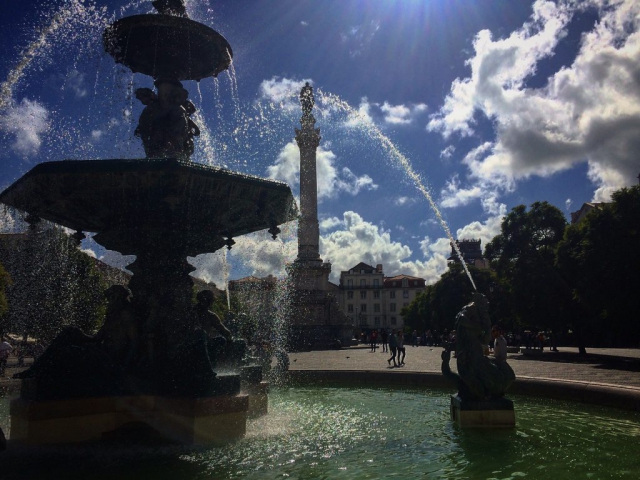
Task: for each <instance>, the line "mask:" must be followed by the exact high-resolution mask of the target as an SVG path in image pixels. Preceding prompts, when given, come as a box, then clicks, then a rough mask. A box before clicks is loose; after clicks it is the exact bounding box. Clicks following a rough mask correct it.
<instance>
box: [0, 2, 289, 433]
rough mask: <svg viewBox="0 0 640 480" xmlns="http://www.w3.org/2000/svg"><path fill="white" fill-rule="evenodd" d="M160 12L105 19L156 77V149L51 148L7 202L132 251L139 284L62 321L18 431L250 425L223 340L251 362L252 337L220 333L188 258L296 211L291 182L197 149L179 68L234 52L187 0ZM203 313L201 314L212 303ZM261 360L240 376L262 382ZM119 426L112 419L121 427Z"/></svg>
mask: <svg viewBox="0 0 640 480" xmlns="http://www.w3.org/2000/svg"><path fill="white" fill-rule="evenodd" d="M153 4H154V6H155V7H156V9H157V10H158V12H159V14H148V15H135V16H132V17H127V18H123V19H120V20H118V21H116V22H115V23H114V24H112V25H111V26H110V27H108V28H107V29H106V31H105V32H104V37H103V38H104V47H105V50H106V51H107V52H108V53H109V54H111V55H112V56H113V58H114V59H115V61H116V62H118V63H122V64H123V65H125V66H127V67H128V68H130V69H131V70H132V71H134V72H139V73H143V74H146V75H150V76H151V77H153V78H154V84H155V87H156V90H155V91H154V90H152V89H149V88H141V89H138V90H137V91H136V96H137V97H138V99H140V100H141V102H142V103H143V104H144V105H145V109H144V110H143V112H142V115H141V117H140V120H139V125H138V127H137V129H136V132H135V133H136V135H137V136H139V137H140V138H141V139H142V142H143V145H144V149H145V153H146V155H147V158H146V159H135V160H122V159H115V160H85V161H55V162H48V163H42V164H40V165H37V166H36V167H35V168H33V169H32V170H31V171H29V172H28V173H27V174H25V175H24V176H23V177H22V178H21V179H19V180H18V181H17V182H15V183H14V184H13V185H11V186H10V187H9V188H8V189H6V190H5V191H4V192H2V194H0V202H2V203H4V204H6V205H9V206H12V207H15V208H17V209H19V210H23V211H25V212H28V213H29V218H43V219H46V220H50V221H52V222H55V223H57V224H59V225H63V226H65V227H68V228H70V229H73V230H76V232H77V233H76V237H77V238H78V239H81V238H82V237H83V236H84V234H83V232H94V233H95V236H94V239H95V240H96V241H97V242H98V243H100V244H101V245H103V246H104V247H106V248H108V249H111V250H116V251H118V252H120V253H122V254H125V255H135V256H136V260H135V262H133V263H132V264H131V265H130V266H129V267H128V268H129V269H130V270H131V271H132V272H133V273H134V275H133V277H132V279H131V282H130V285H129V288H130V291H131V296H130V297H129V296H128V292H126V290H124V289H122V290H118V289H115V290H112V291H111V292H110V293H109V296H108V300H109V306H108V311H107V317H106V320H105V325H104V327H103V329H102V330H101V331H100V332H99V333H98V334H97V335H96V336H95V337H88V336H86V335H84V334H82V333H81V332H79V331H74V330H65V331H63V332H62V333H61V334H60V336H59V337H58V338H57V339H56V340H55V341H54V342H53V343H52V345H51V346H50V348H49V350H48V351H47V353H46V354H44V355H43V356H42V359H41V361H39V362H38V363H36V364H35V365H34V366H33V367H32V368H31V369H30V370H28V371H26V372H25V373H24V375H23V378H24V380H23V388H22V392H21V397H20V398H19V399H16V400H15V401H14V403H13V404H12V407H11V415H12V435H11V441H12V442H15V443H24V444H48V443H67V442H74V443H75V442H85V441H94V440H99V439H100V438H103V437H104V436H109V435H115V434H116V433H118V432H123V431H125V432H126V431H131V430H138V431H140V430H141V429H146V430H149V431H152V432H153V434H154V435H159V436H160V437H162V438H164V439H168V440H172V441H178V442H183V443H189V444H203V443H205V444H209V443H212V444H217V443H224V442H227V441H230V440H233V439H235V438H238V437H240V436H242V435H243V434H244V431H245V422H246V416H247V410H248V408H249V399H248V398H247V395H244V394H240V386H241V375H238V374H233V375H217V374H216V372H215V370H214V367H215V363H216V355H217V354H218V353H220V351H224V352H225V356H227V357H228V356H229V355H230V356H232V357H234V363H235V365H236V366H237V367H242V366H243V358H242V356H243V353H244V352H243V350H244V343H243V342H242V341H227V342H224V341H222V340H220V339H217V340H216V339H213V340H212V339H211V338H210V337H209V336H208V335H207V333H206V332H207V331H208V330H209V328H210V326H207V325H204V324H203V322H204V323H206V322H207V314H206V308H205V310H204V314H203V311H202V308H200V310H198V309H197V308H196V306H195V305H194V303H193V293H194V292H193V282H192V280H191V278H190V276H189V273H190V272H191V271H193V270H194V267H192V266H191V265H190V264H189V263H188V262H187V260H186V257H187V256H196V255H199V254H202V253H208V252H213V251H216V250H218V249H219V248H222V247H223V246H225V245H226V246H228V247H229V248H230V246H231V245H232V244H233V243H234V242H233V237H236V236H238V235H243V234H247V233H250V232H254V231H258V230H263V229H269V232H270V233H272V234H273V237H274V238H275V236H276V234H277V233H278V232H279V229H278V228H277V226H278V225H279V224H282V223H284V222H287V221H290V220H293V219H294V218H296V215H297V209H296V205H295V202H294V200H293V196H292V194H291V191H290V189H289V187H288V186H287V185H286V184H284V183H280V182H274V181H269V180H264V179H261V178H257V177H252V176H247V175H242V174H238V173H234V172H230V171H227V170H223V169H219V168H214V167H207V166H203V165H199V164H195V163H192V162H191V161H190V160H189V157H190V155H191V154H192V153H193V137H194V136H197V135H198V133H199V130H198V127H197V125H195V123H194V122H193V121H192V120H191V118H190V117H191V115H192V114H193V113H194V112H195V107H194V106H193V104H192V103H191V102H189V101H188V100H187V98H188V93H187V91H186V90H185V89H184V88H183V87H182V84H181V81H184V80H201V79H203V78H206V77H211V76H215V75H217V74H218V73H219V72H221V71H224V70H225V69H227V68H228V67H229V65H230V63H231V58H232V51H231V47H230V46H229V44H228V43H227V41H226V40H225V39H224V37H222V36H221V35H220V34H218V33H217V32H215V31H213V30H212V29H210V28H209V27H207V26H205V25H202V24H200V23H197V22H195V21H193V20H190V19H189V18H187V16H186V11H185V9H184V5H183V4H182V2H181V0H157V1H155V2H153ZM203 315H204V316H203ZM260 380H261V379H260V378H259V375H257V374H256V372H255V368H251V367H247V368H245V369H244V383H247V382H249V383H252V384H255V385H253V391H254V392H259V389H258V388H257V385H258V384H259V383H260ZM114 432H115V433H114Z"/></svg>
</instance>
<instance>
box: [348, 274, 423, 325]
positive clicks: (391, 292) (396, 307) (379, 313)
mask: <svg viewBox="0 0 640 480" xmlns="http://www.w3.org/2000/svg"><path fill="white" fill-rule="evenodd" d="M425 286H426V284H425V280H424V279H423V278H418V277H412V276H410V275H396V276H394V277H385V276H384V270H383V266H382V265H380V264H378V265H376V266H375V267H373V266H371V265H367V264H366V263H362V262H361V263H359V264H357V265H356V266H354V267H353V268H350V269H349V270H346V271H343V272H340V285H339V286H338V291H339V299H340V308H341V309H342V311H343V312H344V313H345V315H346V316H347V318H348V319H349V320H350V321H351V324H352V326H353V328H354V332H355V333H356V334H357V333H359V332H361V331H369V330H374V329H382V328H386V329H401V328H404V320H403V318H402V315H401V314H400V311H401V310H402V308H403V307H406V306H408V305H409V303H411V302H412V301H413V300H414V299H415V298H416V296H417V295H418V294H419V293H421V292H423V291H424V289H425Z"/></svg>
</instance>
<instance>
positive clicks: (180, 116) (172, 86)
mask: <svg viewBox="0 0 640 480" xmlns="http://www.w3.org/2000/svg"><path fill="white" fill-rule="evenodd" d="M155 85H156V87H157V89H158V93H156V92H154V91H153V90H151V89H150V88H138V89H137V90H136V92H135V93H136V98H137V99H138V100H140V102H141V103H142V104H143V105H145V108H144V110H143V111H142V114H141V115H140V120H139V122H138V127H137V128H136V130H135V135H136V136H137V137H140V138H141V139H142V144H143V146H144V151H145V154H146V156H147V158H166V157H178V158H183V159H188V158H189V157H190V156H191V155H192V154H193V150H194V144H193V137H194V136H198V135H200V129H199V128H198V126H197V125H196V124H195V123H194V122H193V120H191V115H193V114H194V113H195V111H196V108H195V106H194V104H193V103H192V102H191V101H189V100H187V98H188V96H189V93H188V92H187V91H186V90H185V89H184V88H183V87H182V84H181V83H180V82H179V81H177V80H157V81H156V82H155Z"/></svg>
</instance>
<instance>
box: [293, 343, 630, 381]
mask: <svg viewBox="0 0 640 480" xmlns="http://www.w3.org/2000/svg"><path fill="white" fill-rule="evenodd" d="M381 350H382V349H381V348H378V349H377V350H376V352H375V353H373V352H371V351H370V348H369V347H368V346H367V347H365V346H357V347H351V348H346V349H342V350H333V351H315V352H298V353H291V354H289V359H290V361H291V366H290V370H293V371H296V370H332V371H335V370H348V371H353V370H361V371H370V372H376V371H385V372H397V373H400V372H432V373H436V372H437V373H439V372H440V365H441V363H442V360H441V359H440V354H441V353H442V347H412V346H408V347H406V350H407V356H406V358H405V364H406V365H405V366H403V367H400V368H392V367H390V366H389V364H388V363H387V359H388V358H389V357H390V354H388V353H381ZM558 350H559V352H550V351H549V350H548V349H545V350H544V351H543V352H542V353H541V354H538V355H524V354H522V353H510V354H508V355H507V360H508V362H509V365H511V367H512V368H513V370H514V372H515V373H516V377H527V378H538V379H554V380H567V381H576V382H588V383H598V384H607V385H617V386H625V387H635V388H638V389H640V349H609V348H588V349H587V355H586V356H584V357H581V356H580V355H578V349H577V348H573V347H559V348H558ZM451 368H452V370H454V371H455V358H451Z"/></svg>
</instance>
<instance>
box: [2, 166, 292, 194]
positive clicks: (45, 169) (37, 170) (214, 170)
mask: <svg viewBox="0 0 640 480" xmlns="http://www.w3.org/2000/svg"><path fill="white" fill-rule="evenodd" d="M77 166H80V167H86V169H91V170H92V172H94V173H114V171H113V168H114V167H116V166H117V167H118V170H117V172H116V173H126V172H129V171H132V170H136V169H137V168H139V167H140V166H145V167H147V168H148V169H149V170H160V169H163V168H183V167H185V168H191V169H196V170H199V171H200V172H203V173H205V174H207V175H208V176H211V177H222V178H225V177H226V178H233V179H234V180H236V181H245V182H247V183H249V184H251V185H256V186H258V185H265V184H270V185H271V186H272V187H275V188H282V189H285V190H286V189H290V187H289V185H288V184H287V183H286V182H283V181H280V180H273V179H267V178H262V177H259V176H257V175H251V174H247V173H238V172H234V171H233V170H229V169H226V168H222V167H217V166H213V165H204V164H202V163H197V162H192V161H189V160H183V159H180V158H174V157H171V158H126V159H122V158H115V159H100V160H96V159H90V160H82V159H78V160H75V159H66V160H51V161H45V162H41V163H39V164H37V165H35V166H34V167H33V168H31V169H30V170H29V171H28V172H27V173H25V174H24V175H22V176H21V177H20V178H19V179H18V180H16V181H15V182H13V183H12V184H11V185H9V186H8V187H7V188H5V189H4V190H3V191H2V192H0V203H3V202H2V197H4V196H5V195H6V194H8V193H9V192H11V191H12V190H13V189H14V188H16V184H18V183H21V180H23V179H25V178H27V177H30V176H34V175H39V174H46V173H73V172H84V171H85V170H86V169H85V168H80V169H79V168H77ZM64 167H69V168H64ZM120 169H121V170H120Z"/></svg>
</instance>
